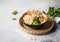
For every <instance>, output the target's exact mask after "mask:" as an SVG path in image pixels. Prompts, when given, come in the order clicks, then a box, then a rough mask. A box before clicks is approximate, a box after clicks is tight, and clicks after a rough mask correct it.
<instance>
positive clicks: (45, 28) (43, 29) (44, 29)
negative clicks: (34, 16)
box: [19, 16, 54, 35]
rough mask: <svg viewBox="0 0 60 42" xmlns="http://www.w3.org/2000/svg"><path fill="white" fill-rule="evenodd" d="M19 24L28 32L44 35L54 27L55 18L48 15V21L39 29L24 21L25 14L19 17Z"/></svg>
mask: <svg viewBox="0 0 60 42" xmlns="http://www.w3.org/2000/svg"><path fill="white" fill-rule="evenodd" d="M19 26H20V28H21V29H22V30H23V31H25V32H27V33H30V34H35V35H42V34H46V33H48V32H49V31H51V30H52V28H53V27H54V20H53V19H52V18H51V17H48V20H47V22H46V23H45V24H44V25H42V26H40V27H39V29H32V28H31V27H28V26H26V25H25V24H24V23H23V16H22V17H21V18H20V19H19Z"/></svg>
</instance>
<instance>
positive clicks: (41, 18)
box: [23, 10, 47, 28]
mask: <svg viewBox="0 0 60 42" xmlns="http://www.w3.org/2000/svg"><path fill="white" fill-rule="evenodd" d="M24 14H25V15H24V16H23V22H24V24H25V25H27V26H29V27H35V28H36V27H40V26H42V25H43V24H44V23H46V21H47V15H46V14H44V13H43V12H40V11H37V10H32V11H27V12H25V13H24Z"/></svg>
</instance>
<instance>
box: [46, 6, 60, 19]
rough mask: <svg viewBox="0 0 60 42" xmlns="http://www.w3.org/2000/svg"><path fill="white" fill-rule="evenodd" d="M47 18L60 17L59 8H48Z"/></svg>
mask: <svg viewBox="0 0 60 42" xmlns="http://www.w3.org/2000/svg"><path fill="white" fill-rule="evenodd" d="M47 14H48V15H49V16H52V17H54V18H55V17H60V8H57V9H55V8H54V7H49V9H48V13H47Z"/></svg>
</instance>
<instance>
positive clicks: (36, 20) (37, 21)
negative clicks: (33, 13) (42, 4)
mask: <svg viewBox="0 0 60 42" xmlns="http://www.w3.org/2000/svg"><path fill="white" fill-rule="evenodd" d="M33 22H34V23H35V24H36V25H37V24H39V23H40V21H39V18H38V17H34V19H33Z"/></svg>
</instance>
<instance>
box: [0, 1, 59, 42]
mask: <svg viewBox="0 0 60 42" xmlns="http://www.w3.org/2000/svg"><path fill="white" fill-rule="evenodd" d="M49 6H54V7H55V8H58V7H60V0H0V42H60V25H59V24H57V29H56V31H54V32H53V33H50V34H48V35H40V36H37V35H31V34H28V33H26V32H24V31H22V30H21V29H20V27H19V24H18V21H19V18H20V16H21V15H22V14H23V13H24V12H25V11H26V10H28V9H34V10H44V11H46V12H47V11H48V7H49ZM13 10H17V11H18V14H17V15H12V14H11V12H12V11H13ZM12 18H17V20H12Z"/></svg>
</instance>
